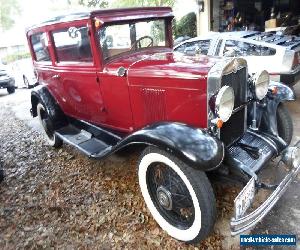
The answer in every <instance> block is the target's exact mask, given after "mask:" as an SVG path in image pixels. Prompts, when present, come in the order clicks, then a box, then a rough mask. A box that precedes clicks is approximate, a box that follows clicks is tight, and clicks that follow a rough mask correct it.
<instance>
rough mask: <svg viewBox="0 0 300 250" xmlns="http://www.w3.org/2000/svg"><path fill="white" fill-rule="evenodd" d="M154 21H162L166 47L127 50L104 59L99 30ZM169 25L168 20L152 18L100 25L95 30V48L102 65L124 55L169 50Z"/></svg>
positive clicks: (170, 43) (170, 44)
mask: <svg viewBox="0 0 300 250" xmlns="http://www.w3.org/2000/svg"><path fill="white" fill-rule="evenodd" d="M155 20H162V21H164V23H165V38H166V39H165V42H166V45H165V46H153V47H145V48H141V49H139V50H134V51H133V50H129V51H125V52H122V53H120V54H117V55H114V56H112V57H109V58H106V59H104V56H103V50H102V46H101V43H100V39H99V38H100V37H99V32H100V30H101V29H103V28H105V27H107V26H112V25H122V24H128V25H129V24H130V23H138V22H145V21H155ZM170 25H171V21H170V20H169V19H168V18H164V17H158V18H157V17H154V18H146V19H145V18H142V19H132V20H126V21H119V22H107V23H104V24H103V25H101V27H100V28H98V29H96V31H95V39H96V46H97V49H98V51H100V54H101V56H100V59H101V61H102V64H103V65H105V64H108V63H110V62H111V61H114V60H115V59H117V58H119V57H122V56H124V55H129V54H134V53H139V52H141V51H147V50H149V49H159V48H160V49H169V48H170V49H171V46H172V42H171V41H170V32H169V29H170V27H169V26H170Z"/></svg>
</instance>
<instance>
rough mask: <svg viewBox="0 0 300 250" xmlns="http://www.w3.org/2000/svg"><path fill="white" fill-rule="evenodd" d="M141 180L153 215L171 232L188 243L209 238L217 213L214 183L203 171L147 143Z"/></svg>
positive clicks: (142, 188)
mask: <svg viewBox="0 0 300 250" xmlns="http://www.w3.org/2000/svg"><path fill="white" fill-rule="evenodd" d="M138 175H139V184H140V188H141V192H142V195H143V197H144V199H145V202H146V205H147V207H148V209H149V210H150V212H151V214H152V215H153V217H154V219H155V220H156V221H157V223H158V224H159V225H160V227H161V228H162V229H164V230H165V231H166V232H167V233H168V234H169V235H170V236H172V237H174V238H176V239H177V240H181V241H185V242H188V243H196V242H199V241H200V240H203V239H204V238H206V237H207V236H208V235H209V233H210V232H211V231H212V229H213V226H214V222H215V217H216V203H215V197H214V193H213V189H212V187H211V184H210V182H209V180H208V178H207V176H206V174H205V173H204V172H203V171H200V170H195V169H192V168H191V167H189V166H187V165H186V164H184V163H183V162H182V161H180V160H179V159H177V158H176V157H174V156H172V155H169V154H168V153H166V152H165V151H162V150H159V149H157V148H154V147H148V148H146V149H145V150H144V152H143V153H142V155H141V158H140V162H139V170H138Z"/></svg>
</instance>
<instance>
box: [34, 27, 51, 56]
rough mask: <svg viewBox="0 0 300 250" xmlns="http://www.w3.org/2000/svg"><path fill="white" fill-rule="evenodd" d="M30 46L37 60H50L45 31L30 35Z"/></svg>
mask: <svg viewBox="0 0 300 250" xmlns="http://www.w3.org/2000/svg"><path fill="white" fill-rule="evenodd" d="M30 40H31V44H32V48H33V51H34V54H35V60H36V61H37V62H45V61H50V56H49V50H48V46H47V45H48V40H47V35H46V33H42V32H41V33H37V34H34V35H32V36H31V37H30Z"/></svg>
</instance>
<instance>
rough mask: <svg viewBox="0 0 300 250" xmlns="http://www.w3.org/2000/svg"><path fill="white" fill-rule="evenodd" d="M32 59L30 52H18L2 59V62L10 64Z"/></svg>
mask: <svg viewBox="0 0 300 250" xmlns="http://www.w3.org/2000/svg"><path fill="white" fill-rule="evenodd" d="M29 57H30V53H29V52H16V53H13V54H10V55H7V56H5V57H3V58H2V62H4V63H6V64H9V63H12V62H14V61H17V60H21V59H24V58H29Z"/></svg>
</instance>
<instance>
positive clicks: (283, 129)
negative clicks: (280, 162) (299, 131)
mask: <svg viewBox="0 0 300 250" xmlns="http://www.w3.org/2000/svg"><path fill="white" fill-rule="evenodd" d="M276 115H277V130H278V135H279V136H280V137H281V138H282V139H283V140H284V141H285V142H286V143H287V144H288V145H289V144H290V143H291V141H292V137H293V120H292V117H291V115H290V113H289V110H288V109H287V108H286V106H285V105H284V104H283V103H280V104H279V106H278V108H277V112H276Z"/></svg>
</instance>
